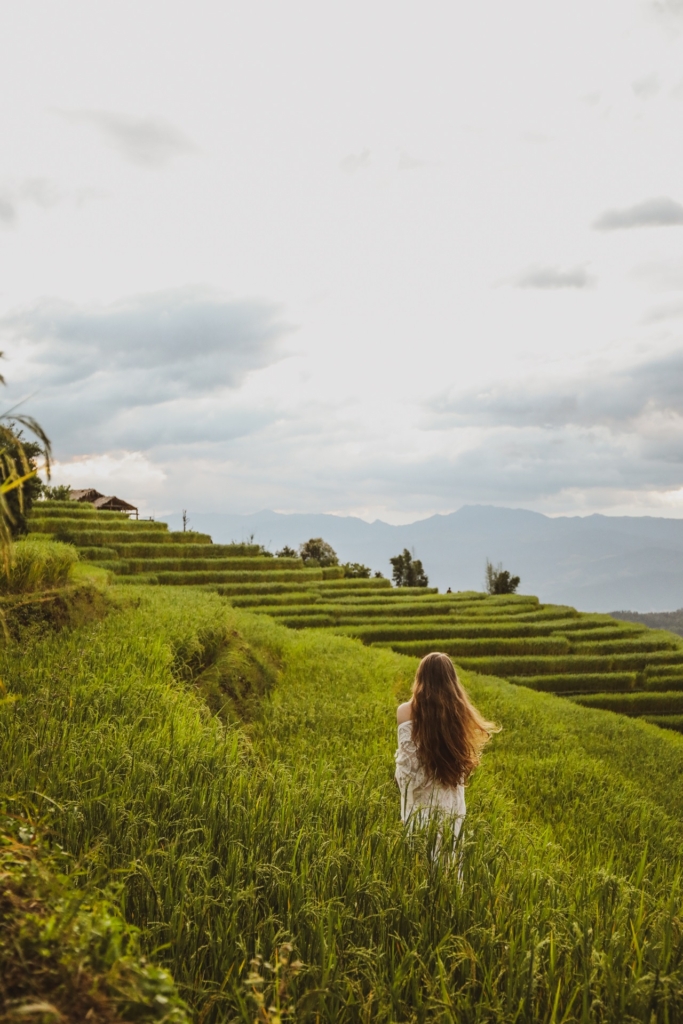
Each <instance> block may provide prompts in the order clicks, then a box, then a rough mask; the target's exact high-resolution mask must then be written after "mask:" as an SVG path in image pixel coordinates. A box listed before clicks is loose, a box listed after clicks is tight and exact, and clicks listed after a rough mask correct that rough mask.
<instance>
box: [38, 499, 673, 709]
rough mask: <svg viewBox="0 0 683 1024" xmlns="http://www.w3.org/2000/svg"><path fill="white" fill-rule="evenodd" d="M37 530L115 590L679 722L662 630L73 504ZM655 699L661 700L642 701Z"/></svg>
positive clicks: (56, 506)
mask: <svg viewBox="0 0 683 1024" xmlns="http://www.w3.org/2000/svg"><path fill="white" fill-rule="evenodd" d="M30 530H31V536H32V537H45V538H54V539H56V540H61V541H66V542H67V543H71V544H73V545H74V546H75V547H76V548H77V550H78V551H79V555H80V557H81V559H83V560H87V561H88V562H90V563H92V564H93V565H96V566H99V567H101V568H104V569H107V570H108V571H109V572H110V573H111V574H112V575H113V577H114V578H115V579H116V580H117V582H119V583H126V584H140V583H145V584H150V585H160V584H162V585H172V586H192V587H201V588H204V589H206V590H209V591H212V592H214V593H216V594H218V595H219V596H221V597H224V598H225V599H226V600H227V601H229V602H230V604H231V605H233V606H234V607H240V608H243V609H245V610H246V609H250V610H252V611H254V612H258V613H261V614H266V615H268V616H269V617H271V618H273V619H275V620H276V621H278V622H279V623H281V624H282V625H284V626H287V627H288V628H290V629H295V630H304V629H316V630H325V631H327V632H328V633H334V634H336V635H341V636H347V637H350V638H355V639H357V640H360V641H361V642H362V643H363V644H364V645H365V646H368V647H379V648H381V647H385V648H389V649H391V650H393V651H395V652H396V653H400V654H405V655H408V656H410V657H418V658H419V657H422V656H423V655H425V654H427V653H429V652H430V651H433V650H440V651H443V652H445V653H446V654H449V655H450V656H451V657H452V658H453V660H454V661H455V662H456V664H457V665H458V666H459V667H460V669H462V670H464V671H472V672H477V673H479V674H484V675H491V676H497V677H499V678H502V679H506V680H508V681H509V682H511V683H514V684H516V685H519V686H524V687H527V688H529V689H534V690H542V691H545V692H547V693H554V694H557V695H560V696H570V697H572V698H576V699H577V700H578V699H582V700H583V698H584V697H585V698H586V700H589V702H591V703H592V704H593V705H594V706H598V707H603V708H605V709H610V710H613V711H617V712H619V713H621V714H628V715H630V716H638V715H643V716H644V717H647V720H648V721H649V722H655V723H656V722H657V719H658V717H660V716H661V718H662V725H663V726H664V727H666V728H667V729H676V728H678V726H677V724H676V722H677V719H676V716H677V715H681V716H683V638H681V637H679V636H678V635H676V634H674V633H669V632H666V631H665V630H653V629H648V628H647V627H646V626H643V625H641V624H638V623H630V622H623V621H617V620H616V619H613V618H612V617H611V616H609V615H597V614H585V613H580V612H577V611H576V609H574V608H571V607H568V606H562V605H547V604H542V603H540V602H539V600H538V598H536V597H533V596H525V595H516V594H513V595H501V596H493V597H491V596H488V595H485V594H482V593H475V592H460V593H454V594H439V593H438V592H437V591H436V590H435V589H433V588H408V587H405V588H396V587H392V586H391V584H390V582H389V580H386V579H374V578H373V579H344V578H341V577H342V575H343V573H342V569H341V568H340V567H338V566H331V567H329V568H327V569H319V568H318V569H307V568H305V567H304V564H303V562H302V561H301V560H300V559H298V558H276V557H273V556H272V555H269V554H268V553H267V552H264V551H263V550H262V549H261V548H260V547H258V546H257V545H253V544H252V545H249V544H212V542H211V538H210V537H209V536H208V535H206V534H197V533H191V532H188V533H172V532H170V531H169V530H168V527H167V526H166V524H165V523H156V522H149V521H134V520H129V519H128V518H127V517H126V516H125V515H124V514H123V513H116V512H98V511H96V510H95V509H93V508H92V507H91V506H89V505H81V504H78V503H76V502H41V503H40V504H39V505H37V506H36V508H35V510H34V512H33V514H32V517H31V520H30ZM653 692H656V693H658V694H659V695H660V696H658V697H657V698H652V699H650V700H643V699H641V698H639V697H638V696H637V695H638V694H648V693H653ZM619 694H621V695H623V699H621V700H620V699H619V697H618V695H619ZM629 695H634V697H633V699H632V698H631V697H630V696H629ZM624 709H625V710H624Z"/></svg>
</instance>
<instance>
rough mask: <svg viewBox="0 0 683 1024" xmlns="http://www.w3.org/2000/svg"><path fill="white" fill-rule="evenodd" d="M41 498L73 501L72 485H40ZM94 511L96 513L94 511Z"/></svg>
mask: <svg viewBox="0 0 683 1024" xmlns="http://www.w3.org/2000/svg"><path fill="white" fill-rule="evenodd" d="M39 493H40V497H41V498H44V499H45V500H46V501H71V497H70V495H71V485H70V484H56V485H55V486H52V487H51V486H50V484H41V485H40V492H39ZM93 511H95V510H94V509H93Z"/></svg>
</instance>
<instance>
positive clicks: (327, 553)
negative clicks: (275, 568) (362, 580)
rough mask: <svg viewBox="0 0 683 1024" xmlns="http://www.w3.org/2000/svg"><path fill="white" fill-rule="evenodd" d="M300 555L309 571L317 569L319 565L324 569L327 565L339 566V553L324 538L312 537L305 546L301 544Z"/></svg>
mask: <svg viewBox="0 0 683 1024" xmlns="http://www.w3.org/2000/svg"><path fill="white" fill-rule="evenodd" d="M299 555H300V556H301V558H302V559H303V562H304V565H307V566H308V567H309V569H315V568H316V567H317V566H319V565H320V566H322V567H323V568H324V567H325V566H327V565H339V559H338V558H337V552H336V551H335V550H334V548H333V547H332V546H331V545H330V544H328V543H327V541H325V540H323V539H322V537H311V539H310V540H307V541H306V543H305V544H301V545H300V546H299Z"/></svg>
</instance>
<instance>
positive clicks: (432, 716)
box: [411, 653, 500, 786]
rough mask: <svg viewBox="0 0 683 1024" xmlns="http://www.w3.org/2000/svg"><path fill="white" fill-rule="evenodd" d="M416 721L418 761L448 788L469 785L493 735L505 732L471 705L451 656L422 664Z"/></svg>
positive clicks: (414, 713) (417, 685)
mask: <svg viewBox="0 0 683 1024" xmlns="http://www.w3.org/2000/svg"><path fill="white" fill-rule="evenodd" d="M411 718H412V723H413V728H412V739H413V743H414V744H415V747H416V750H417V756H418V759H419V761H420V763H421V765H422V767H423V768H424V770H425V771H426V773H427V775H428V776H429V777H430V778H434V779H436V780H437V782H440V783H442V784H443V785H444V786H457V785H459V784H460V783H463V784H464V783H466V782H467V780H468V779H469V777H470V775H471V774H472V772H473V771H474V769H475V768H476V767H477V765H478V764H479V761H480V759H481V751H482V748H483V747H484V745H485V744H486V743H488V741H489V740H490V738H491V734H492V733H494V732H499V731H500V728H499V726H497V725H494V724H493V722H487V721H486V719H485V718H483V717H482V715H481V714H480V713H479V711H477V709H476V708H475V706H474V704H472V702H471V701H470V699H469V697H468V696H467V694H466V692H465V690H464V689H463V687H462V684H461V683H460V680H459V679H458V676H457V673H456V671H455V668H454V667H453V662H452V661H451V659H450V658H449V657H448V655H447V654H438V653H434V654H428V655H427V656H426V658H423V659H422V661H421V662H420V664H419V666H418V669H417V674H416V676H415V682H414V683H413V700H412V711H411Z"/></svg>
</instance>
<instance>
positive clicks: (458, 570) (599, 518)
mask: <svg viewBox="0 0 683 1024" xmlns="http://www.w3.org/2000/svg"><path fill="white" fill-rule="evenodd" d="M163 518H164V519H165V520H166V521H167V522H168V523H169V524H170V525H171V527H172V528H174V529H179V528H182V527H181V519H180V516H179V515H171V516H165V517H163ZM190 527H191V528H193V529H197V530H201V531H203V532H206V533H210V534H211V535H212V537H213V539H214V540H215V541H216V542H217V543H228V542H230V541H232V540H234V541H242V540H245V539H246V538H247V537H249V536H250V535H251V534H253V535H254V540H255V541H256V542H258V543H260V544H263V545H264V546H265V547H267V548H269V549H270V550H273V551H275V550H277V549H279V548H281V547H283V546H284V545H285V544H288V545H289V546H290V547H297V546H298V545H299V544H300V543H301V542H303V541H305V540H307V539H308V538H309V537H312V536H323V537H324V538H325V540H327V541H329V543H330V544H332V546H333V547H334V548H335V550H336V551H337V553H338V554H339V557H340V559H341V561H344V562H346V561H354V562H364V563H365V564H366V565H369V566H371V568H372V569H373V570H379V571H381V572H382V573H383V574H384V575H385V576H389V575H390V573H391V566H390V564H389V558H391V557H392V556H393V555H395V554H398V553H399V552H400V551H402V550H403V548H404V547H406V548H408V549H409V550H414V552H415V556H416V557H417V558H420V559H421V560H422V562H423V565H424V567H425V570H426V572H427V574H428V575H429V579H430V584H432V585H434V586H438V587H439V588H440V589H441V590H445V589H446V588H447V587H451V588H452V589H453V590H472V589H474V590H481V589H483V586H484V569H485V564H486V559H487V558H489V559H490V560H491V561H492V562H494V563H498V562H502V563H503V565H504V566H505V568H507V569H509V570H510V571H511V572H513V573H514V574H515V575H519V576H521V578H522V583H521V587H520V590H521V591H522V592H525V593H535V594H538V596H539V597H540V598H541V600H542V601H548V602H557V603H560V604H572V605H574V606H575V607H577V608H580V609H581V610H584V611H610V610H612V609H614V608H628V609H632V610H633V611H637V612H663V611H669V610H671V609H675V608H680V607H681V605H683V519H672V518H665V517H657V516H606V515H604V514H601V513H593V514H591V515H589V516H555V517H551V516H546V515H544V514H543V513H541V512H534V511H532V510H530V509H520V508H505V507H503V506H498V505H463V506H462V507H461V508H460V509H457V510H456V511H454V512H449V513H445V514H444V513H435V514H434V515H432V516H429V517H427V518H426V519H418V520H416V521H415V522H413V523H408V524H404V525H393V524H391V523H386V522H384V521H383V520H381V519H376V520H374V521H373V522H372V523H368V522H366V521H365V520H363V519H359V518H358V517H355V516H339V515H333V514H331V513H282V512H273V511H271V510H269V509H263V510H261V511H260V512H257V513H253V514H248V515H235V514H231V513H216V512H197V513H192V512H190Z"/></svg>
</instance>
